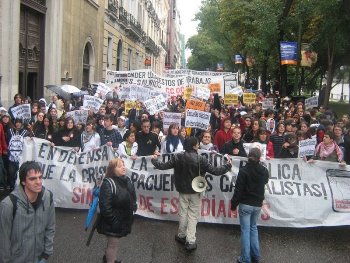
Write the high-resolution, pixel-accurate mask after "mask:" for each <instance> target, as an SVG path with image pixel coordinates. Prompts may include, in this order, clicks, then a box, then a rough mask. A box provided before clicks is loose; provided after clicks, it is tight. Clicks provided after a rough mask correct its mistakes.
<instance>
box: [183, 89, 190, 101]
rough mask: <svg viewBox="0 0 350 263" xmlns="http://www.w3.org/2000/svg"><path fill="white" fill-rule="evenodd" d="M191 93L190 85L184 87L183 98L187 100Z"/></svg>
mask: <svg viewBox="0 0 350 263" xmlns="http://www.w3.org/2000/svg"><path fill="white" fill-rule="evenodd" d="M191 95H192V87H186V88H185V91H184V95H183V98H184V99H185V100H189V99H190V98H191Z"/></svg>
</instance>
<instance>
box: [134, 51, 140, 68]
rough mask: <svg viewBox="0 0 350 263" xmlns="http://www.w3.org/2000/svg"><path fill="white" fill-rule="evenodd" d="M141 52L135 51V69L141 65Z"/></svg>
mask: <svg viewBox="0 0 350 263" xmlns="http://www.w3.org/2000/svg"><path fill="white" fill-rule="evenodd" d="M139 66H140V54H139V53H138V52H136V53H135V69H139V68H140V67H139Z"/></svg>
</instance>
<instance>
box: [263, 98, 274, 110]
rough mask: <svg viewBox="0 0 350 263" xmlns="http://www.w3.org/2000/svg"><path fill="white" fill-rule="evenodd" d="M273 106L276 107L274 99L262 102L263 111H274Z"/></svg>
mask: <svg viewBox="0 0 350 263" xmlns="http://www.w3.org/2000/svg"><path fill="white" fill-rule="evenodd" d="M273 106H274V103H273V98H266V99H264V100H263V101H262V108H263V109H273Z"/></svg>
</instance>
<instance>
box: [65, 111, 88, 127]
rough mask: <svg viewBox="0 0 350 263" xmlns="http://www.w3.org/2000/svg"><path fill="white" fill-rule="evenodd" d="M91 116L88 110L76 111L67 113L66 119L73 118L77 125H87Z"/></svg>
mask: <svg viewBox="0 0 350 263" xmlns="http://www.w3.org/2000/svg"><path fill="white" fill-rule="evenodd" d="M88 116H89V111H88V110H75V111H68V112H66V117H71V118H72V119H73V120H74V123H75V124H78V123H84V124H85V123H86V121H87V118H88Z"/></svg>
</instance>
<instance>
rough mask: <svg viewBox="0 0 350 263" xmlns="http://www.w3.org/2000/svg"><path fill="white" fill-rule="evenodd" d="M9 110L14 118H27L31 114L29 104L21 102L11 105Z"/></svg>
mask: <svg viewBox="0 0 350 263" xmlns="http://www.w3.org/2000/svg"><path fill="white" fill-rule="evenodd" d="M11 112H12V114H13V117H15V118H16V119H22V120H29V119H30V118H31V116H32V114H31V109H30V104H21V105H19V106H16V107H13V108H12V109H11Z"/></svg>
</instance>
